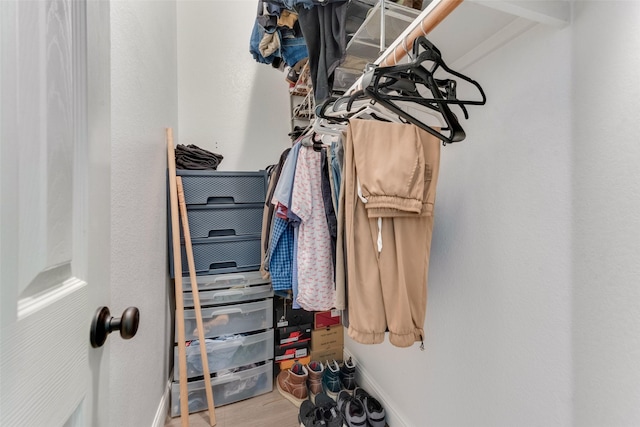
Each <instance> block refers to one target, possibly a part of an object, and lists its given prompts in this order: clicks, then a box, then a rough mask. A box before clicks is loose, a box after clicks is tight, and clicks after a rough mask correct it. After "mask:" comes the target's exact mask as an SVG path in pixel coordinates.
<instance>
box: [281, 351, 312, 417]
mask: <svg viewBox="0 0 640 427" xmlns="http://www.w3.org/2000/svg"><path fill="white" fill-rule="evenodd" d="M308 377H309V374H308V373H307V369H306V368H305V367H304V366H302V364H300V363H298V362H296V363H294V364H293V366H292V367H291V369H287V370H286V371H282V372H280V373H279V374H278V378H277V379H276V387H278V391H279V392H280V394H281V395H282V396H283V397H284V398H285V399H287V400H289V401H290V402H291V403H293V404H294V405H296V406H297V407H298V408H299V407H300V405H301V404H302V402H303V401H305V400H307V398H308V396H309V393H308V391H307V378H308Z"/></svg>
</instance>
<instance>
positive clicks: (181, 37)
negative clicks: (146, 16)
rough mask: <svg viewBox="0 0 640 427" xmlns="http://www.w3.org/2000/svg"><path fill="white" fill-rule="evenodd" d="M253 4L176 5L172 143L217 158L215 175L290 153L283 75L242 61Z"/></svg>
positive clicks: (251, 0)
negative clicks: (175, 130) (175, 132)
mask: <svg viewBox="0 0 640 427" xmlns="http://www.w3.org/2000/svg"><path fill="white" fill-rule="evenodd" d="M257 3H258V2H257V1H255V0H216V1H204V0H197V1H192V0H179V1H178V89H179V90H178V92H179V98H178V99H179V103H178V105H179V117H180V121H179V125H180V139H179V141H178V142H180V143H182V144H195V145H197V146H199V147H202V148H205V149H207V150H210V151H213V152H216V153H219V154H222V155H223V156H224V160H223V161H222V163H221V164H220V167H219V170H258V169H264V168H265V167H266V166H267V165H269V164H273V163H277V161H278V159H279V157H280V152H282V150H284V149H285V148H286V147H287V146H290V145H291V141H290V139H289V137H288V136H287V133H288V132H290V130H291V127H290V126H291V125H290V113H289V95H288V83H287V82H286V81H285V80H284V74H283V73H282V72H280V71H278V70H276V69H274V68H272V67H271V65H266V64H258V63H257V62H256V61H254V59H253V57H252V55H251V54H250V53H249V37H250V35H251V30H252V28H253V23H254V21H255V18H256V6H257Z"/></svg>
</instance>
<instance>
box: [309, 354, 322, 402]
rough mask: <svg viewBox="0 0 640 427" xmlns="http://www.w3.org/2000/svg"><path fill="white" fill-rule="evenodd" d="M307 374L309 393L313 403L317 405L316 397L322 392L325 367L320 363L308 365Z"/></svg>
mask: <svg viewBox="0 0 640 427" xmlns="http://www.w3.org/2000/svg"><path fill="white" fill-rule="evenodd" d="M307 372H308V373H309V393H310V394H311V401H312V402H313V403H316V395H317V394H318V393H320V392H321V391H322V374H323V373H324V366H322V363H320V362H315V361H314V362H311V363H309V364H308V365H307Z"/></svg>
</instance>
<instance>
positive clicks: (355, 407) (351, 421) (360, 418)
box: [337, 390, 367, 427]
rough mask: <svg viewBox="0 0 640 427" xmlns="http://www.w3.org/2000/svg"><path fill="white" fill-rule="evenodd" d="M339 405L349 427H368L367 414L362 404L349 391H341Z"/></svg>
mask: <svg viewBox="0 0 640 427" xmlns="http://www.w3.org/2000/svg"><path fill="white" fill-rule="evenodd" d="M337 404H338V409H339V410H340V412H341V413H342V416H343V418H344V421H345V424H346V425H347V426H348V427H367V414H366V413H365V411H364V407H363V406H362V402H360V401H359V400H358V399H356V398H355V397H353V396H352V395H351V394H349V392H348V391H346V390H341V391H340V393H338V400H337Z"/></svg>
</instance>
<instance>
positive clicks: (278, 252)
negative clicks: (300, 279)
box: [269, 216, 293, 291]
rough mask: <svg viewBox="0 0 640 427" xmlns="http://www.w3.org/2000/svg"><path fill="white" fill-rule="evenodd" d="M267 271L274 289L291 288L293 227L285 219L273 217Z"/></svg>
mask: <svg viewBox="0 0 640 427" xmlns="http://www.w3.org/2000/svg"><path fill="white" fill-rule="evenodd" d="M269 248H270V249H269V253H270V258H269V272H270V273H271V285H272V286H273V290H274V291H283V290H289V289H291V283H292V281H293V275H292V264H293V227H292V226H291V224H289V222H288V221H287V220H285V219H282V218H279V217H277V216H276V217H275V218H274V222H273V230H272V232H271V242H270V244H269Z"/></svg>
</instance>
